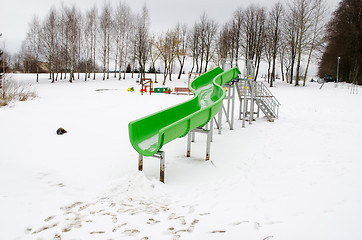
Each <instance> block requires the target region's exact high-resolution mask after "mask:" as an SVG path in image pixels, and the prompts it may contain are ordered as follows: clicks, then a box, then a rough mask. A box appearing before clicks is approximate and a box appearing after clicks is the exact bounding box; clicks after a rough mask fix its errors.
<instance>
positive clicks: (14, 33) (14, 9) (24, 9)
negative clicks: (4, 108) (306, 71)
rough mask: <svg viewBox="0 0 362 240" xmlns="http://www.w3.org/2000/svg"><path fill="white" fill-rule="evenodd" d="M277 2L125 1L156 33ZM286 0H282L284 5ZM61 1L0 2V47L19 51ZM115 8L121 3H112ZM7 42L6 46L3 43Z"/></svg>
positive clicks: (85, 4) (84, 4)
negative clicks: (36, 23)
mask: <svg viewBox="0 0 362 240" xmlns="http://www.w3.org/2000/svg"><path fill="white" fill-rule="evenodd" d="M277 1H278V0H217V1H216V0H180V1H179V0H177V1H175V0H123V2H127V3H128V5H129V6H130V7H131V9H132V11H133V12H140V10H141V8H142V6H143V4H144V3H145V2H146V4H147V7H148V9H149V13H150V20H151V29H152V31H153V32H158V31H161V30H167V29H169V28H172V27H173V26H175V25H176V24H177V22H180V23H187V24H188V25H191V24H193V23H194V22H195V21H196V20H198V19H199V17H200V15H201V13H202V12H206V13H207V14H208V16H209V17H210V18H213V19H215V20H216V21H217V22H219V23H220V24H223V23H225V22H226V21H228V20H229V19H230V17H231V16H232V13H233V11H234V9H235V8H237V7H242V8H245V7H247V6H249V5H250V4H256V5H260V6H265V7H268V8H270V7H271V6H272V5H273V4H274V3H276V2H277ZM284 1H286V0H281V2H284ZM339 1H340V0H326V2H327V5H328V7H329V8H330V9H331V11H332V10H334V9H335V8H336V7H337V5H338V2H339ZM61 2H62V1H58V0H4V1H3V2H2V3H1V9H2V11H1V13H0V33H2V34H3V36H2V37H1V38H0V44H1V45H0V46H1V47H2V48H3V47H4V44H5V49H6V50H7V51H8V52H10V53H12V54H14V53H16V52H18V51H19V49H20V47H21V43H22V41H23V40H24V38H25V34H26V31H27V30H28V25H29V22H30V21H31V20H32V18H33V16H34V15H37V16H38V17H39V18H40V19H41V20H42V19H43V18H44V16H45V15H46V14H47V13H48V12H49V10H50V8H51V7H53V6H54V7H57V8H59V6H60V4H61ZM63 2H64V4H65V5H66V6H72V5H73V4H75V5H76V7H77V8H79V9H83V12H84V11H86V10H88V9H90V8H91V7H92V6H93V5H94V4H97V5H98V7H101V6H102V5H103V1H100V0H98V1H97V0H63ZM107 2H109V3H110V4H111V5H112V6H113V7H115V6H117V5H118V3H119V2H120V0H109V1H107ZM4 41H5V43H4Z"/></svg>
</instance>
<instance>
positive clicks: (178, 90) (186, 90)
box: [173, 87, 192, 95]
mask: <svg viewBox="0 0 362 240" xmlns="http://www.w3.org/2000/svg"><path fill="white" fill-rule="evenodd" d="M173 92H174V93H175V94H176V95H178V94H187V95H189V94H192V92H191V90H190V89H189V88H188V87H175V89H174V91H173Z"/></svg>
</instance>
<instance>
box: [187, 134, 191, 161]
mask: <svg viewBox="0 0 362 240" xmlns="http://www.w3.org/2000/svg"><path fill="white" fill-rule="evenodd" d="M191 140H192V131H191V132H189V133H188V134H187V152H186V157H190V156H191Z"/></svg>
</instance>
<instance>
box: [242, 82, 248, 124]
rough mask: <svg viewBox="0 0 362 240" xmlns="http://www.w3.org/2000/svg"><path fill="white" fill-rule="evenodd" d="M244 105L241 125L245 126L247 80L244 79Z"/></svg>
mask: <svg viewBox="0 0 362 240" xmlns="http://www.w3.org/2000/svg"><path fill="white" fill-rule="evenodd" d="M244 88H245V89H244V102H243V103H244V104H243V105H244V106H243V122H242V127H243V128H244V127H245V120H246V112H247V108H248V98H247V94H248V93H247V90H248V89H247V80H245V85H244Z"/></svg>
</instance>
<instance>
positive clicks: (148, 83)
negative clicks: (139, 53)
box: [140, 78, 171, 95]
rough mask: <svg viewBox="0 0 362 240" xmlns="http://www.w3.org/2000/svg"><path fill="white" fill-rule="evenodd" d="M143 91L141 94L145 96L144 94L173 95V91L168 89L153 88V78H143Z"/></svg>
mask: <svg viewBox="0 0 362 240" xmlns="http://www.w3.org/2000/svg"><path fill="white" fill-rule="evenodd" d="M141 85H142V86H141V90H140V93H141V94H142V95H143V93H148V92H149V93H150V95H151V94H152V93H168V94H169V93H171V89H170V88H168V87H158V88H153V81H152V79H151V78H142V79H141Z"/></svg>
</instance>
